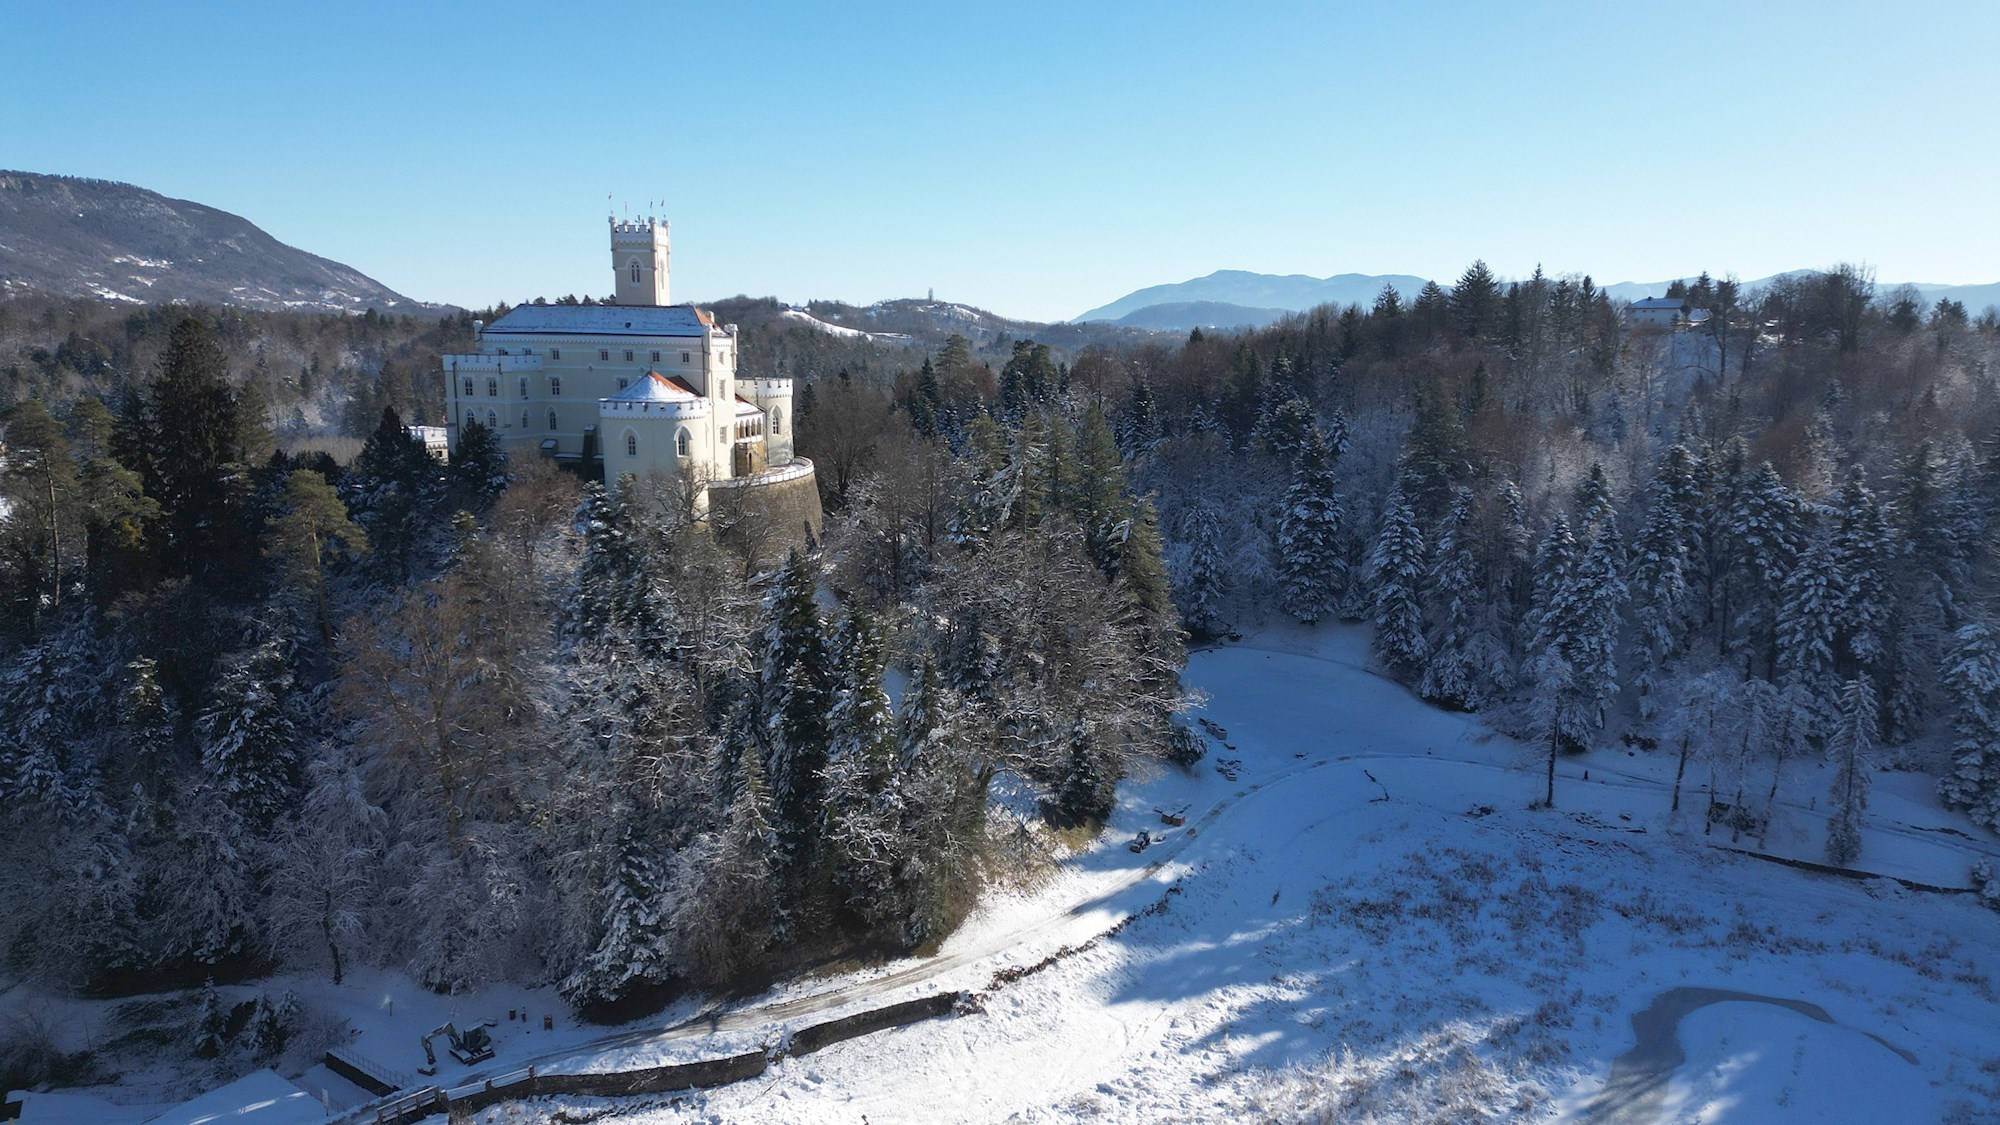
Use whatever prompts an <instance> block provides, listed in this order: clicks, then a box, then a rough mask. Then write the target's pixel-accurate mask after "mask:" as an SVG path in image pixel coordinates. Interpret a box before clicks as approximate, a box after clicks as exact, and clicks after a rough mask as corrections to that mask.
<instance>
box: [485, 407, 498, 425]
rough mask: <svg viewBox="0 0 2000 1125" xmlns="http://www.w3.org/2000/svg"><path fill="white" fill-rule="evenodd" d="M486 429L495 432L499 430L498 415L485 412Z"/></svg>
mask: <svg viewBox="0 0 2000 1125" xmlns="http://www.w3.org/2000/svg"><path fill="white" fill-rule="evenodd" d="M486 428H487V429H489V430H497V429H499V428H500V416H499V415H498V414H495V413H493V412H492V411H491V410H489V411H487V412H486Z"/></svg>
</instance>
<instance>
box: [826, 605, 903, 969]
mask: <svg viewBox="0 0 2000 1125" xmlns="http://www.w3.org/2000/svg"><path fill="white" fill-rule="evenodd" d="M838 649H839V656H840V668H839V672H838V675H839V680H838V682H839V689H838V691H837V692H836V693H835V695H834V702H833V710H832V714H831V715H830V716H829V718H828V728H829V730H828V733H829V735H830V745H829V749H828V753H827V763H826V768H825V771H824V775H823V779H822V784H823V786H824V791H825V794H826V797H825V800H826V834H827V844H828V859H827V862H828V864H829V865H830V867H831V875H832V883H833V891H834V895H835V898H836V901H837V902H838V903H839V904H840V905H841V906H842V907H843V908H844V909H845V910H846V911H847V912H848V913H849V914H850V915H851V916H853V917H854V918H856V919H857V920H859V921H860V922H861V923H862V925H863V927H864V929H867V930H871V931H873V930H879V929H881V928H882V927H884V926H885V925H888V924H891V923H894V922H897V921H899V920H900V918H901V917H902V915H903V914H904V910H903V907H902V904H901V902H900V901H899V899H900V895H899V890H900V888H899V886H898V884H897V875H898V872H899V871H900V870H901V868H902V865H903V862H904V859H905V855H906V853H907V851H908V846H907V841H906V840H905V839H904V837H903V833H902V827H903V823H904V812H903V809H902V794H901V792H900V791H899V789H898V787H897V785H896V780H897V779H896V769H895V767H896V734H897V732H896V724H895V720H894V718H893V717H892V716H891V715H890V710H889V696H888V693H887V692H886V691H885V690H883V686H882V676H883V670H884V663H883V661H884V658H883V650H882V637H881V634H880V633H879V632H878V631H877V629H876V626H875V623H874V621H873V619H871V618H870V617H869V616H868V615H867V614H866V613H865V612H861V611H856V612H855V613H854V614H852V615H850V616H849V617H848V619H847V620H846V621H845V622H844V623H843V624H842V627H841V630H840V638H839V644H838Z"/></svg>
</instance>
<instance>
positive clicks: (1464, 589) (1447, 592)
mask: <svg viewBox="0 0 2000 1125" xmlns="http://www.w3.org/2000/svg"><path fill="white" fill-rule="evenodd" d="M1472 514H1473V513H1472V494H1471V493H1470V492H1469V491H1466V490H1464V489H1461V490H1460V491H1459V493H1458V496H1457V497H1456V498H1455V499H1454V500H1453V501H1452V505H1451V511H1450V512H1449V513H1447V514H1446V516H1445V522H1444V526H1443V527H1441V528H1440V529H1439V531H1438V540H1437V552H1436V555H1437V557H1436V558H1435V559H1434V560H1433V561H1432V563H1431V572H1430V589H1429V594H1430V598H1431V605H1432V609H1431V611H1430V613H1429V614H1428V615H1427V616H1428V617H1429V619H1430V621H1431V622H1432V629H1431V635H1430V638H1429V640H1428V642H1427V658H1426V660H1425V661H1424V671H1423V679H1422V680H1421V681H1420V682H1419V684H1418V687H1417V691H1418V693H1419V694H1421V695H1422V696H1423V697H1424V698H1425V699H1429V700H1432V701H1434V702H1438V703H1442V704H1444V705H1445V706H1447V707H1458V708H1463V709H1465V710H1468V711H1477V710H1479V709H1480V708H1482V707H1484V706H1486V704H1487V702H1488V701H1489V700H1490V699H1491V698H1492V695H1493V691H1494V688H1495V686H1496V676H1497V674H1498V673H1499V672H1500V671H1501V670H1502V669H1503V668H1504V667H1505V664H1506V659H1507V653H1506V649H1505V647H1504V646H1503V645H1502V644H1501V642H1500V638H1499V636H1498V630H1497V628H1496V627H1495V624H1494V621H1493V612H1492V607H1491V605H1490V604H1488V602H1487V600H1486V597H1485V579H1484V576H1483V575H1482V574H1481V573H1480V569H1479V561H1478V559H1477V558H1476V557H1475V555H1474V553H1473V541H1472V533H1473V527H1472Z"/></svg>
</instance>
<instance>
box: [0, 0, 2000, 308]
mask: <svg viewBox="0 0 2000 1125" xmlns="http://www.w3.org/2000/svg"><path fill="white" fill-rule="evenodd" d="M1732 8H1741V9H1742V10H1740V11H1732V10H1731V9H1732ZM1996 41H2000V4H1993V3H1990V2H1988V3H1962V4H1896V5H1889V4H1880V3H1871V4H1859V3H1776V2H1772V3H1754V2H1753V3H1745V4H1741V5H1699V4H1660V3H1652V4H1625V5H1615V4H1611V3H1576V4H1538V3H1526V2H1522V3H1512V4H1505V5H1502V4H1483V3H1482V4H1446V3H1430V4H1425V3H1391V2H1384V0H1374V2H1370V3H1360V4H1344V3H1226V4H1225V3H1215V4H1181V3H1171V2H1152V3H1139V2H1133V3H1122V2H1104V3H1083V2H1081V0H1070V2H1068V3H1033V2H1022V3H1008V4H983V3H979V4H975V3H967V4H952V3H937V2H935V0H933V2H930V3H922V4H916V3H911V4H901V3H885V4H865V5H857V6H853V7H850V6H848V5H840V4H824V3H821V4H775V3H773V4H748V5H736V4H726V3H707V4H699V5H697V4H686V3H659V2H656V3H650V4H639V5H624V4H581V3H579V4H570V3H560V2H556V0H541V2H537V3H526V4H514V3H509V2H505V0H491V2H488V3H482V4H476V5H465V6H462V7H461V6H450V7H447V6H445V5H416V4H412V5H393V4H383V5H366V4H346V3H323V4H317V5H305V4H296V5H295V4H272V3H254V4H242V5H235V6H230V5H206V4H186V5H165V4H153V3H132V4H99V3H90V2H88V0H69V2H66V3H62V4H56V3H52V2H49V0H0V43H4V44H6V47H5V55H6V65H5V66H0V167H12V168H21V169H26V170H29V171H38V172H59V173H66V174H72V175H86V176H95V177H101V178H107V179H116V180H125V181H129V182H132V183H136V184H139V185H141V186H144V187H148V188H151V189H154V190H156V191H160V192H162V193H164V194H167V195H170V196H176V197H181V198H187V199H194V200H197V201H200V202H203V203H207V204H211V205H213V206H217V207H221V208H223V209H225V210H229V211H234V212H236V213H238V214H241V215H244V216H246V217H247V218H249V219H251V220H252V221H253V222H256V223H258V224H259V225H260V226H263V227H264V228H265V229H267V230H269V231H270V232H271V233H273V234H274V235H276V236H277V237H279V238H281V239H283V240H285V241H287V242H290V243H293V244H295V245H298V246H301V247H304V248H305V249H308V250H311V251H313V252H315V253H319V254H323V255H325V256H327V257H330V258H334V259H337V260H340V261H343V262H346V263H348V264H350V265H353V266H355V267H357V268H359V269H361V270H362V271H364V272H366V273H368V274H370V275H372V276H374V277H376V278H377V279H379V280H381V281H383V282H385V283H386V284H388V285H390V286H391V287H393V288H395V289H397V290H400V291H402V292H404V293H407V294H409V295H411V296H414V297H419V298H424V299H429V300H439V301H451V302H455V303H458V304H464V305H483V304H487V303H490V302H492V301H496V300H508V301H516V300H520V299H522V298H525V297H530V296H533V295H536V294H546V295H550V296H555V295H559V294H562V293H565V292H572V291H574V292H588V293H599V292H605V291H608V289H609V276H608V270H609V253H608V250H607V249H606V245H605V232H604V216H605V208H606V197H607V196H609V197H610V200H611V207H612V209H613V210H625V209H627V208H629V209H631V210H632V211H634V212H643V211H644V210H645V208H646V203H647V201H648V200H649V199H664V200H665V203H664V205H663V207H662V210H663V213H664V214H666V215H668V216H670V217H671V218H672V220H673V222H674V232H675V241H674V245H675V254H674V278H675V296H676V297H677V298H681V299H709V298H716V297H722V296H728V295H731V294H735V293H739V292H748V293H752V294H759V295H763V294H769V295H775V296H778V297H781V298H784V299H786V300H791V301H803V300H806V299H808V298H838V299H842V300H850V301H856V302H867V301H873V300H878V299H882V298H887V297H900V296H915V295H921V294H922V293H923V292H924V291H925V290H926V289H927V288H931V287H935V288H936V290H937V292H938V295H939V296H940V297H949V298H951V299H954V300H961V301H966V302H969V303H973V304H978V305H982V306H985V307H988V308H992V309H994V310H996V311H999V312H1003V313H1006V314H1009V315H1015V316H1024V317H1034V318H1038V319H1054V318H1061V317H1067V316H1072V315H1075V314H1076V313H1078V312H1081V311H1082V310H1084V309H1086V308H1089V307H1091V306H1094V305H1097V304H1101V303H1103V302H1105V301H1109V300H1111V299H1113V298H1115V297H1118V296H1121V295H1123V294H1124V293H1126V292H1128V291H1130V290H1132V289H1136V288H1138V287H1140V286H1144V285H1150V284H1156V283H1160V282H1167V281H1179V280H1184V279H1186V278H1189V277H1194V276H1198V275H1201V274H1205V273H1208V272H1210V271H1212V270H1215V269H1221V268H1234V269H1249V270H1258V271H1263V272H1272V273H1309V274H1314V275H1319V276H1324V275H1327V274H1333V273H1344V272H1362V273H1414V274H1420V275H1427V276H1437V277H1440V278H1444V279H1447V280H1448V279H1449V278H1451V277H1455V276H1456V275H1457V274H1458V273H1459V272H1460V271H1461V270H1462V269H1463V268H1464V267H1465V265H1466V264H1467V263H1468V262H1470V261H1471V260H1472V259H1473V258H1475V257H1483V258H1484V259H1486V261H1487V262H1489V263H1490V264H1491V265H1492V266H1493V267H1494V268H1495V269H1496V270H1497V271H1499V272H1501V273H1502V274H1506V275H1521V274H1525V273H1527V272H1528V271H1529V270H1531V269H1533V268H1534V266H1535V265H1536V264H1537V263H1538V262H1539V263H1543V264H1544V265H1545V266H1546V267H1547V268H1548V269H1550V270H1551V271H1566V270H1577V271H1587V272H1590V273H1591V274H1593V275H1594V276H1595V277H1596V278H1597V279H1598V280H1599V281H1604V282H1610V281H1623V280H1653V279H1658V278H1665V277H1672V276H1677V275H1681V274H1690V275H1691V274H1692V273H1694V272H1696V271H1698V270H1700V269H1703V268H1708V269H1711V270H1714V271H1717V272H1723V271H1734V272H1736V273H1738V274H1739V275H1741V276H1743V277H1745V278H1751V277H1758V276H1763V275H1765V274H1769V273H1772V272H1776V271H1778V270H1782V269H1791V268H1797V267H1802V266H1824V265H1828V264H1831V263H1834V262H1837V261H1843V260H1848V261H1861V262H1865V263H1867V264H1870V265H1872V266H1874V267H1875V269H1876V270H1877V272H1878V274H1879V276H1880V277H1881V278H1882V279H1884V280H1895V281H1906V280H1907V281H1924V282H1937V283H1970V282H1991V281H1995V280H2000V206H1996V205H1995V200H1996V198H2000V147H1996V145H1995V143H1994V129H1995V126H1994V124H1993V114H1994V111H1995V110H1996V109H1997V108H2000V67H1996V66H1995V65H1993V62H1992V58H1991V52H1992V50H1993V45H1994V43H1995V42H1996Z"/></svg>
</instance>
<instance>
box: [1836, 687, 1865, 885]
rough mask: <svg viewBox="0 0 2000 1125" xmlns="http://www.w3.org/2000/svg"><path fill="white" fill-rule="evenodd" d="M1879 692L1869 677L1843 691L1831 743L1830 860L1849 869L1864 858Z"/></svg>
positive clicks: (1837, 865)
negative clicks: (1870, 760)
mask: <svg viewBox="0 0 2000 1125" xmlns="http://www.w3.org/2000/svg"><path fill="white" fill-rule="evenodd" d="M1875 715H1876V710H1875V692H1874V689H1873V688H1871V687H1870V686H1869V684H1868V680H1867V679H1866V678H1865V677H1858V678H1856V679H1852V680H1849V681H1847V686H1846V687H1844V688H1842V689H1841V698H1840V722H1839V725H1838V726H1836V727H1835V728H1834V731H1833V738H1832V739H1831V740H1830V741H1829V742H1828V744H1827V757H1828V759H1829V760H1831V761H1832V762H1833V787H1832V789H1831V790H1830V791H1829V793H1828V804H1829V805H1830V806H1831V808H1832V812H1831V813H1830V814H1829V815H1828V817H1827V826H1826V859H1827V862H1828V863H1831V864H1833V865H1834V866H1835V867H1846V866H1847V865H1848V864H1851V863H1853V862H1854V861H1855V860H1856V859H1858V858H1859V857H1860V855H1861V816H1862V812H1863V811H1864V810H1866V809H1867V807H1868V783H1869V778H1868V752H1869V750H1870V749H1872V748H1873V747H1874V745H1875V735H1874V731H1875V722H1876V719H1875Z"/></svg>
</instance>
